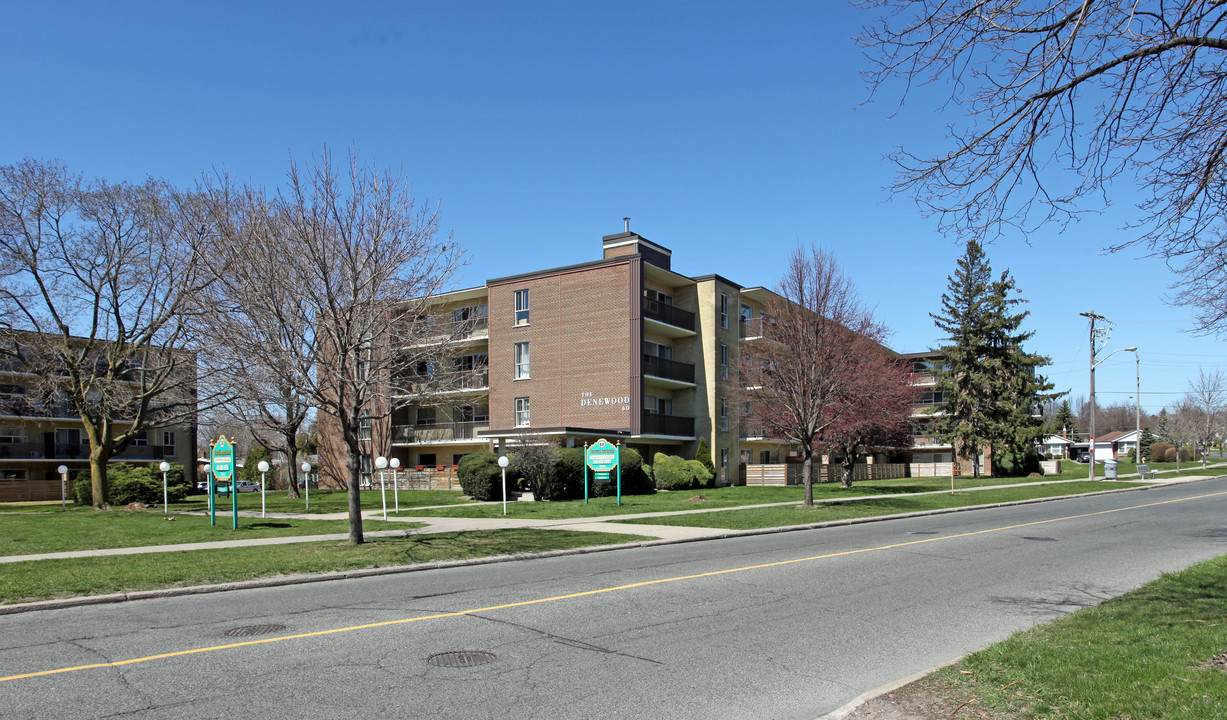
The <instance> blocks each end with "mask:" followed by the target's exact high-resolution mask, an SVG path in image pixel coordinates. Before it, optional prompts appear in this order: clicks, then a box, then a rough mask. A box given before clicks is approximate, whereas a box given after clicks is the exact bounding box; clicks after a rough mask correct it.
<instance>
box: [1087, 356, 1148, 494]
mask: <svg viewBox="0 0 1227 720" xmlns="http://www.w3.org/2000/svg"><path fill="white" fill-rule="evenodd" d="M1137 351H1138V349H1137V347H1123V348H1117V349H1115V350H1113V351H1112V352H1110V353H1108V354H1107V355H1104V356H1103V360H1100V361H1099V362H1095V338H1094V336H1092V337H1091V473H1090V476H1089V479H1090V480H1094V479H1095V368H1097V367H1099V366H1100V365H1102V364H1104V363H1105V362H1107V360H1108V358H1110V357H1112V356H1113V355H1115V354H1116V353H1118V352H1132V353H1135V352H1137Z"/></svg>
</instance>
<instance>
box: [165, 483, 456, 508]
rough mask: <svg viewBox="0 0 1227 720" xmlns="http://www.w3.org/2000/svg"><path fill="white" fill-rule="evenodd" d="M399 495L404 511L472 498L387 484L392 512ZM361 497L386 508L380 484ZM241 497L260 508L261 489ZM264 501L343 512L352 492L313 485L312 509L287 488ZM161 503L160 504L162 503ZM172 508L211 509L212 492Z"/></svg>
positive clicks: (243, 504) (224, 504)
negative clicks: (394, 488)
mask: <svg viewBox="0 0 1227 720" xmlns="http://www.w3.org/2000/svg"><path fill="white" fill-rule="evenodd" d="M300 494H301V491H300ZM397 495H399V496H400V508H401V511H402V513H403V511H404V510H405V509H406V508H410V509H411V508H415V507H422V506H428V505H452V504H461V503H468V502H471V501H470V500H467V499H464V493H462V492H460V491H459V490H401V491H400V492H399V493H394V492H393V491H392V488H388V490H387V501H388V514H392V512H393V510H394V508H395V504H396V500H397ZM358 497H359V498H360V500H361V503H362V509H363V510H381V509H383V501H384V496H383V494H382V493H381V492H380V490H379V489H378V488H375V489H374V490H362V491H360V492H359V494H358ZM238 500H239V510H251V511H255V512H259V510H260V493H258V492H250V493H239V494H238ZM264 502H265V509H266V510H267V511H268V512H277V513H307V514H311V515H323V514H329V513H343V512H346V511H348V510H349V493H348V492H346V491H345V490H330V489H313V490H311V509H310V510H308V509H307V498H306V496H305V495H303V496H302V497H297V498H288V497H286V496H285V491H284V490H269V491H268V492H266V493H265V494H264ZM159 507H161V506H160V505H159ZM170 508H171V509H172V510H208V509H209V494H208V493H206V492H201V493H196V494H193V495H188V496H187V498H185V499H184V500H183V501H182V502H178V503H171V504H170ZM223 510H225V511H226V512H230V496H229V495H218V496H217V512H218V514H219V515H220V514H221V512H222V511H223Z"/></svg>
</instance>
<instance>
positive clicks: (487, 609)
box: [0, 491, 1227, 682]
mask: <svg viewBox="0 0 1227 720" xmlns="http://www.w3.org/2000/svg"><path fill="white" fill-rule="evenodd" d="M1219 495H1227V491H1222V492H1216V493H1209V494H1206V495H1197V496H1195V497H1188V498H1179V499H1176V500H1163V501H1160V502H1153V503H1146V504H1144V505H1131V506H1129V507H1123V508H1116V509H1114V510H1100V511H1097V512H1092V513H1083V514H1081V515H1067V516H1065V517H1058V518H1049V519H1047V520H1035V521H1032V522H1026V523H1019V524H1017V525H1006V526H1004V527H997V528H989V529H987V530H974V531H971V532H965V533H958V534H956V535H943V536H941V537H931V538H922V539H919V540H909V541H907V542H900V543H892V544H890V545H879V546H877V547H871V548H860V549H857V550H844V551H841V552H833V553H826V554H824V555H811V556H809V557H803V558H794V559H792V560H777V561H775V562H769V563H761V564H759V565H746V566H744V567H736V568H727V569H724V570H712V571H710V572H705V573H697V574H694V575H679V576H676V577H668V578H659V579H657V580H644V581H643V582H637V583H630V584H627V585H616V586H613V587H607V588H599V589H597V590H585V591H583V592H577V593H570V594H568V595H555V596H553V597H546V598H538V599H536V600H522V601H520V602H513V603H506V604H503V605H489V606H487V607H482V608H474V609H471V610H458V611H456V612H447V613H438V614H435V615H422V616H419V617H411V618H401V619H399V620H386V621H383V622H376V623H367V624H365V625H351V626H349V627H342V628H334V629H332V630H319V631H316V632H309V633H299V634H297V635H282V636H279V637H274V638H264V639H262V640H247V641H244V642H237V643H230V644H227V645H212V646H209V647H202V648H195V649H192V650H178V651H175V652H168V653H161V654H158V655H146V656H145V657H138V658H132V659H130V660H116V661H114V662H102V663H93V664H91V665H75V666H72V667H64V668H56V669H54V670H40V671H37V672H29V673H22V674H20V675H9V676H7V677H0V682H8V681H9V680H21V679H25V678H34V677H44V676H47V675H59V674H61V673H70V672H78V671H80V670H95V669H98V668H113V667H122V666H124V665H135V664H137V663H145V662H150V661H152V660H164V659H166V658H174V657H182V656H185V655H196V654H198V653H207V652H216V651H219V650H231V649H233V648H241V647H249V646H252V645H264V644H267V643H277V642H285V641H286V640H300V639H302V638H313V637H321V636H324V635H333V634H336V633H345V632H353V631H355V630H369V629H371V628H380V627H389V626H392V625H404V624H406V623H415V622H422V621H424V620H441V619H444V618H455V617H462V616H465V615H471V614H474V613H485V612H491V611H493V610H507V609H509V608H517V607H527V606H529V605H541V604H544V603H551V602H557V601H559V600H571V599H574V598H582V597H588V596H591V595H602V594H605V593H612V592H618V591H620V590H633V589H635V588H642V587H649V586H652V585H662V584H664V583H673V582H681V581H683V580H697V579H700V578H709V577H716V576H718V575H727V574H729V573H739V572H746V571H749V570H762V569H764V568H772V567H781V566H784V565H793V564H796V563H804V562H812V561H814V560H828V559H830V558H837V557H844V556H846V555H857V554H859V553H867V552H875V551H879V550H895V549H898V548H904V547H910V546H912V545H923V544H925V543H933V542H939V541H942V540H955V539H958V538H965V537H973V536H975V535H987V534H990V533H997V532H1005V531H1007V530H1017V529H1019V528H1025V527H1034V526H1036V525H1045V524H1048V523H1055V522H1063V521H1066V520H1078V519H1081V518H1088V517H1095V516H1097V515H1109V514H1112V513H1118V512H1125V511H1127V510H1143V509H1146V508H1152V507H1158V506H1160V505H1171V504H1173V503H1181V502H1188V501H1190V500H1204V499H1206V498H1212V497H1217V496H1219Z"/></svg>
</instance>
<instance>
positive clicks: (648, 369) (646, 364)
mask: <svg viewBox="0 0 1227 720" xmlns="http://www.w3.org/2000/svg"><path fill="white" fill-rule="evenodd" d="M643 374H644V375H652V376H654V377H658V378H664V379H666V380H677V381H679V382H687V383H693V382H694V365H691V364H689V363H684V362H677V361H676V360H669V359H667V358H662V357H657V356H655V355H648V354H646V353H645V354H644V356H643Z"/></svg>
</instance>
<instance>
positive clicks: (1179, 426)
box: [1167, 398, 1201, 470]
mask: <svg viewBox="0 0 1227 720" xmlns="http://www.w3.org/2000/svg"><path fill="white" fill-rule="evenodd" d="M1200 415H1201V412H1200V410H1199V408H1198V407H1197V406H1196V405H1195V404H1193V403H1191V402H1190V401H1189V400H1188V398H1185V399H1183V400H1181V401H1180V403H1179V404H1177V405H1176V407H1174V408H1172V412H1171V413H1170V414H1169V415H1168V421H1167V437H1168V438H1169V439H1170V440H1171V441H1172V443H1173V444H1174V445H1175V446H1176V469H1177V470H1179V469H1180V451H1181V449H1182V448H1183V447H1184V446H1185V445H1191V444H1192V443H1194V442H1196V440H1197V435H1198V432H1199V431H1200V429H1201V418H1200Z"/></svg>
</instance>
